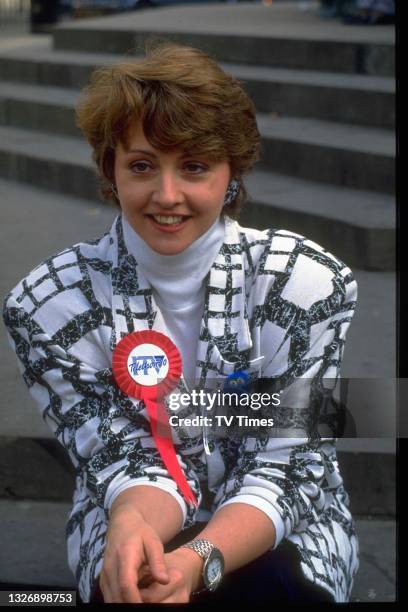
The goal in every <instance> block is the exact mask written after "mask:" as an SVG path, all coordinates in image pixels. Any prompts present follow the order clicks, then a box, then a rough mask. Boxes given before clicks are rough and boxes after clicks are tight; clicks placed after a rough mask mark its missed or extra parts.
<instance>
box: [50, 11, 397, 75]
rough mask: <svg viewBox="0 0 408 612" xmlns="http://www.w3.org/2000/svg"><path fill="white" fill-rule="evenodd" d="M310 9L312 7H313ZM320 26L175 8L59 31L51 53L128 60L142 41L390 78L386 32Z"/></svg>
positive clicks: (278, 16) (278, 14) (281, 16)
mask: <svg viewBox="0 0 408 612" xmlns="http://www.w3.org/2000/svg"><path fill="white" fill-rule="evenodd" d="M314 5H315V6H318V5H317V4H316V3H314ZM367 30H374V29H372V28H364V27H353V28H350V26H345V25H344V24H341V23H337V22H334V23H328V22H327V21H323V20H322V19H321V18H319V17H318V16H317V15H316V14H315V13H313V12H309V13H308V14H307V13H305V12H302V11H299V6H298V4H297V3H296V2H290V3H289V2H288V3H284V5H282V3H281V4H279V3H273V4H272V5H271V6H262V5H258V4H253V3H239V4H237V5H236V6H234V7H231V6H229V4H227V5H223V4H220V5H208V6H178V7H170V8H160V9H153V10H145V11H135V12H130V13H126V14H119V15H115V16H109V17H102V18H100V17H99V18H98V17H97V18H90V19H84V20H82V21H78V22H75V21H74V22H70V23H68V22H67V23H64V24H62V25H61V26H58V27H57V28H56V29H55V30H54V33H53V36H54V46H55V48H56V49H58V50H76V51H86V52H99V51H101V52H103V53H128V52H129V51H133V50H135V49H140V48H143V46H144V44H145V42H146V41H147V40H148V39H151V38H152V37H154V38H160V39H163V38H166V39H171V40H175V41H177V42H180V43H184V44H188V45H192V46H195V47H199V48H201V49H203V50H204V51H206V52H208V53H210V54H212V55H213V56H215V57H216V58H217V59H218V60H219V61H225V62H238V63H245V64H255V65H264V66H278V67H282V68H283V67H284V68H295V69H307V70H322V71H326V72H344V73H358V74H373V75H376V76H380V75H381V76H392V75H393V73H394V49H393V44H394V38H395V35H394V28H390V27H387V26H385V27H381V26H380V27H378V28H377V27H376V28H375V31H371V32H370V31H367Z"/></svg>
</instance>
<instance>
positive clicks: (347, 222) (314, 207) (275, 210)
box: [0, 126, 395, 270]
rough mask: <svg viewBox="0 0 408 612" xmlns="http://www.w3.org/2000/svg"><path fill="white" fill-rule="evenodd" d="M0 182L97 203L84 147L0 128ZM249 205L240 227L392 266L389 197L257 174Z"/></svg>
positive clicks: (358, 261)
mask: <svg viewBox="0 0 408 612" xmlns="http://www.w3.org/2000/svg"><path fill="white" fill-rule="evenodd" d="M0 162H1V163H0V168H1V169H0V172H1V176H2V177H3V178H6V179H9V180H12V181H20V182H23V183H29V184H30V185H33V186H36V187H41V188H44V189H48V190H50V191H54V192H57V193H64V194H66V195H72V196H76V197H80V198H87V199H90V200H96V199H98V187H97V178H96V171H95V170H94V168H93V165H92V162H91V157H90V150H89V147H88V145H87V144H86V143H85V142H83V141H81V140H79V139H77V138H72V137H67V136H56V135H51V134H45V133H43V132H38V131H34V130H22V129H18V128H12V127H1V126H0ZM247 184H248V191H249V195H250V197H251V204H250V206H248V208H247V211H246V212H245V213H244V214H243V215H242V224H243V225H245V224H246V223H247V224H249V225H251V226H254V227H259V228H265V227H276V226H278V225H280V226H282V227H291V228H292V230H293V231H296V232H298V233H302V234H304V235H307V236H308V237H310V239H312V240H315V241H316V242H318V243H319V244H321V245H322V246H324V248H326V249H328V250H329V251H333V252H334V253H336V255H337V256H338V257H340V259H342V258H343V259H344V260H346V261H347V263H348V264H349V265H351V266H356V267H359V268H363V269H372V270H390V269H393V268H394V266H395V255H394V252H395V251H394V249H395V247H394V241H395V221H394V216H395V212H394V202H393V198H392V197H391V196H389V195H387V194H379V193H373V192H363V191H360V190H352V189H346V188H336V187H335V186H333V185H323V184H321V183H312V182H310V181H303V180H301V179H295V178H293V177H288V176H285V175H280V174H277V173H272V172H265V171H262V170H257V171H254V172H253V173H252V174H251V175H250V176H249V177H248V180H247Z"/></svg>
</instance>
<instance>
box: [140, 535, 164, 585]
mask: <svg viewBox="0 0 408 612" xmlns="http://www.w3.org/2000/svg"><path fill="white" fill-rule="evenodd" d="M144 550H145V556H146V562H147V564H148V566H149V569H150V572H151V574H152V576H153V578H154V579H155V580H157V582H159V583H161V584H167V583H168V582H169V580H170V576H169V573H168V571H167V566H166V563H165V560H164V549H163V544H162V542H161V540H160V539H159V538H158V537H150V538H146V539H145V540H144Z"/></svg>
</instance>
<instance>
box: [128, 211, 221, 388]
mask: <svg viewBox="0 0 408 612" xmlns="http://www.w3.org/2000/svg"><path fill="white" fill-rule="evenodd" d="M122 227H123V236H124V239H125V243H126V247H127V249H128V251H129V253H131V254H132V255H133V256H134V257H135V259H136V261H137V262H138V264H139V265H140V267H141V268H142V270H143V273H144V275H145V277H146V279H147V280H148V282H149V283H150V285H151V287H152V290H153V295H154V297H155V300H156V302H157V305H158V306H159V308H160V310H161V312H162V314H163V317H164V320H165V322H166V326H167V328H168V331H169V333H170V336H171V339H172V340H173V342H174V343H175V345H176V346H177V347H178V349H179V350H180V352H181V358H182V362H183V375H184V378H185V379H186V381H187V384H188V385H189V386H190V385H192V386H193V387H194V378H195V362H196V354H197V343H198V336H199V333H200V323H201V318H202V315H203V310H204V298H205V282H204V281H205V278H206V276H207V274H208V272H209V270H210V268H211V265H212V263H213V262H214V259H215V258H216V256H217V253H218V251H219V250H220V248H221V246H222V244H223V242H224V235H225V223H224V220H223V219H222V218H220V217H219V218H217V219H216V221H215V222H214V223H213V225H212V226H211V227H210V228H209V229H208V230H207V231H206V232H205V234H203V235H202V236H200V238H198V239H197V240H195V241H194V242H193V243H192V244H191V245H190V246H188V247H187V248H186V249H184V251H182V252H181V253H178V254H177V255H161V254H160V253H157V252H156V251H154V250H153V249H152V248H151V247H150V246H149V245H148V244H147V242H145V241H144V240H143V239H142V238H141V237H140V236H139V234H138V233H137V232H135V230H134V229H133V228H132V226H131V225H130V224H129V222H128V221H127V219H126V218H125V216H124V215H122ZM186 338H189V339H190V341H189V342H186V341H185V340H186Z"/></svg>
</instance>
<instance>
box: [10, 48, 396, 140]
mask: <svg viewBox="0 0 408 612" xmlns="http://www.w3.org/2000/svg"><path fill="white" fill-rule="evenodd" d="M120 59H121V58H118V56H117V55H114V54H102V53H101V54H91V53H78V52H75V51H57V50H55V49H53V48H52V39H51V36H44V37H40V41H37V40H35V41H33V42H31V41H30V44H28V45H26V46H24V45H23V46H21V47H18V48H11V49H8V48H6V49H4V50H2V49H1V48H0V76H1V78H2V80H4V81H11V82H19V83H21V84H23V83H25V84H30V83H31V84H37V85H48V86H53V87H65V88H74V89H81V88H82V87H83V86H84V85H85V84H86V83H87V82H88V80H89V77H90V75H91V73H92V71H93V70H94V69H95V68H97V67H100V66H102V65H108V64H114V63H115V62H118V61H120ZM222 66H223V68H224V69H225V70H226V71H227V72H229V73H231V74H232V75H233V76H234V77H235V78H237V79H238V80H240V81H241V82H243V83H244V86H245V88H246V91H247V92H248V94H249V95H250V96H251V98H252V100H253V101H254V103H255V105H256V107H257V108H258V109H259V110H260V111H263V112H275V113H278V114H284V115H288V116H298V117H310V118H316V119H326V120H329V121H339V122H342V123H349V124H357V125H366V126H377V127H381V128H393V127H394V123H395V106H394V104H395V101H394V100H395V81H394V79H393V78H390V77H378V76H370V75H355V74H335V73H328V72H319V71H312V70H308V71H307V70H296V69H292V70H291V69H287V68H271V67H266V66H247V65H240V64H228V63H223V64H222Z"/></svg>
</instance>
